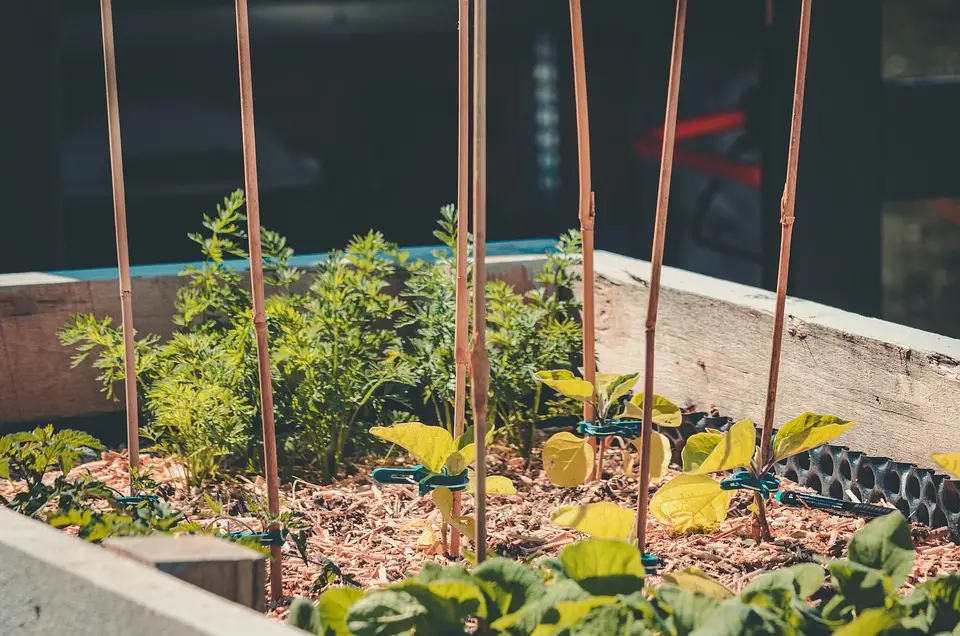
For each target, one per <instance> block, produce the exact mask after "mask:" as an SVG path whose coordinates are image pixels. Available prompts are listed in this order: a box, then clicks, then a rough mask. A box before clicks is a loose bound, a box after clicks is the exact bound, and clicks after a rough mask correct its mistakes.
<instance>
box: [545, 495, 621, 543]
mask: <svg viewBox="0 0 960 636" xmlns="http://www.w3.org/2000/svg"><path fill="white" fill-rule="evenodd" d="M550 522H551V523H552V524H553V525H555V526H560V527H561V528H571V529H573V530H577V531H578V532H582V533H584V534H588V535H590V536H591V537H593V538H595V539H620V540H621V541H626V540H628V539H629V538H630V535H631V533H632V531H633V524H634V512H633V511H632V510H627V509H626V508H623V507H621V506H618V505H617V504H615V503H611V502H609V501H601V502H598V503H592V504H586V505H583V506H562V507H560V508H558V509H557V510H556V512H554V513H553V515H551V516H550Z"/></svg>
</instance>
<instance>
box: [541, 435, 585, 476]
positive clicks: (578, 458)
mask: <svg viewBox="0 0 960 636" xmlns="http://www.w3.org/2000/svg"><path fill="white" fill-rule="evenodd" d="M593 457H594V454H593V448H591V447H590V444H588V443H587V442H586V440H584V439H583V438H580V437H577V436H576V435H574V434H573V433H557V434H556V435H554V436H553V437H551V438H550V439H549V440H547V443H546V444H544V445H543V469H544V470H545V471H546V473H547V477H548V478H549V479H550V483H552V484H554V485H555V486H565V487H571V486H579V485H580V484H582V483H583V481H584V480H585V479H586V478H587V477H589V476H590V473H591V471H592V470H593Z"/></svg>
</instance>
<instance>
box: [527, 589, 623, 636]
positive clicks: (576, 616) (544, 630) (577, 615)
mask: <svg viewBox="0 0 960 636" xmlns="http://www.w3.org/2000/svg"><path fill="white" fill-rule="evenodd" d="M616 602H617V597H616V596H590V597H587V598H585V599H581V600H578V601H562V602H560V603H557V606H556V612H557V621H556V623H550V624H546V625H539V626H538V627H537V628H536V629H535V630H533V633H532V634H531V636H551V635H552V634H568V633H569V634H570V635H572V634H578V633H581V632H579V631H576V630H571V629H570V628H572V627H574V626H575V625H577V624H578V623H581V621H583V619H584V618H586V616H587V615H588V614H590V613H591V612H592V611H593V610H595V609H596V608H598V607H605V606H608V605H614V604H615V603H616ZM611 627H613V629H611ZM565 630H569V632H568V631H565ZM586 633H589V634H598V635H599V634H604V635H609V636H617V634H618V633H619V632H618V631H617V630H616V628H615V627H614V626H611V625H606V626H604V629H603V630H602V631H600V630H594V631H590V632H586Z"/></svg>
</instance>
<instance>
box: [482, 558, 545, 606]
mask: <svg viewBox="0 0 960 636" xmlns="http://www.w3.org/2000/svg"><path fill="white" fill-rule="evenodd" d="M473 579H474V581H475V582H476V583H477V585H478V586H479V587H480V589H481V590H483V592H484V594H485V595H486V598H487V617H488V618H489V619H490V620H496V619H498V618H500V617H502V616H506V615H508V614H512V613H514V612H516V611H518V610H519V609H520V608H522V607H523V606H524V605H526V604H527V603H528V602H530V601H533V600H535V599H539V598H540V597H542V596H543V594H544V592H545V590H546V586H544V584H543V580H542V579H541V578H540V575H539V574H537V572H536V570H534V569H533V568H529V567H524V566H523V565H522V564H520V563H517V562H516V561H513V560H512V559H506V558H503V557H496V558H493V559H488V560H487V561H484V562H483V563H481V564H480V565H478V566H477V567H476V568H475V569H474V571H473Z"/></svg>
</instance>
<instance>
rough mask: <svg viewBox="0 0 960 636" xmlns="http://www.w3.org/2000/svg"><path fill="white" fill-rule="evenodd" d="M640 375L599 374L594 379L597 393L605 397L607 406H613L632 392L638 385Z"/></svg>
mask: <svg viewBox="0 0 960 636" xmlns="http://www.w3.org/2000/svg"><path fill="white" fill-rule="evenodd" d="M639 377H640V374H639V373H629V374H620V373H598V374H596V377H595V378H594V382H595V383H596V385H597V393H598V394H600V395H601V396H603V401H604V403H605V404H612V403H613V402H616V401H617V400H619V399H620V398H622V397H623V396H624V395H626V394H627V393H629V392H630V389H632V388H633V385H635V384H636V383H637V378H639Z"/></svg>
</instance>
